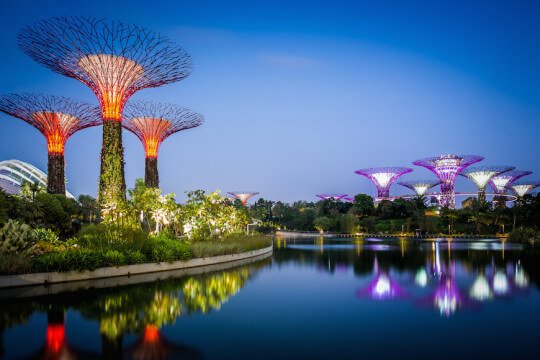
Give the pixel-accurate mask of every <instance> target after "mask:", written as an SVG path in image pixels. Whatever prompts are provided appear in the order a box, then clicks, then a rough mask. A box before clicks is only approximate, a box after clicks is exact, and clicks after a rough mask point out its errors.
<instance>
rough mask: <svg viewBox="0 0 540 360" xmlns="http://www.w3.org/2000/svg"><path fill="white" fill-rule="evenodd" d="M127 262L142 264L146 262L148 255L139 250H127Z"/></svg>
mask: <svg viewBox="0 0 540 360" xmlns="http://www.w3.org/2000/svg"><path fill="white" fill-rule="evenodd" d="M124 256H125V258H126V264H128V265H129V264H142V263H144V262H146V256H144V254H143V253H142V252H140V251H138V250H126V252H125V253H124Z"/></svg>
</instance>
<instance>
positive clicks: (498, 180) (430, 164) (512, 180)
mask: <svg viewBox="0 0 540 360" xmlns="http://www.w3.org/2000/svg"><path fill="white" fill-rule="evenodd" d="M482 160H484V158H483V157H482V156H477V155H454V154H445V155H440V156H434V157H429V158H425V159H420V160H416V161H413V164H414V165H417V166H422V167H425V168H426V169H428V170H430V171H432V172H433V173H434V174H435V175H436V176H437V179H433V180H413V181H403V182H398V184H399V185H401V186H404V187H407V188H409V189H411V190H413V191H414V192H415V194H416V195H418V196H430V197H434V198H436V199H437V200H438V203H439V205H440V206H442V207H448V208H451V209H453V208H455V206H456V192H455V182H456V178H457V176H458V175H461V176H464V177H466V178H468V179H470V180H472V181H473V182H474V183H475V184H476V186H477V189H478V200H479V201H485V200H486V187H487V185H488V184H491V186H492V188H493V190H494V193H493V194H491V195H494V200H495V201H497V202H502V203H506V201H507V200H513V199H514V200H515V199H516V197H518V198H522V197H523V196H524V195H526V194H528V193H529V192H531V191H532V190H533V189H535V188H536V187H538V186H540V182H539V181H530V180H525V181H517V180H519V179H521V178H522V177H524V176H527V175H530V174H532V172H531V171H521V170H515V167H514V166H496V165H495V166H474V167H473V166H471V165H473V164H475V163H478V162H480V161H482ZM412 171H413V169H411V168H407V167H376V168H366V169H360V170H356V171H355V173H356V174H358V175H363V176H365V177H367V178H368V179H370V180H371V181H372V182H373V184H374V185H375V187H376V188H377V197H376V198H375V201H376V202H380V201H382V200H392V199H394V198H395V197H391V196H390V186H391V185H392V184H393V183H394V182H395V181H396V180H397V179H398V178H400V177H401V176H402V175H405V174H407V173H410V172H412ZM437 185H440V192H439V193H432V194H428V190H429V189H431V188H433V187H435V186H437ZM509 190H510V191H513V192H514V194H515V196H513V195H511V194H509V193H508V191H509ZM317 196H318V197H320V198H322V199H333V200H345V201H351V200H352V199H350V198H349V197H348V196H347V194H320V195H317ZM405 197H407V196H405Z"/></svg>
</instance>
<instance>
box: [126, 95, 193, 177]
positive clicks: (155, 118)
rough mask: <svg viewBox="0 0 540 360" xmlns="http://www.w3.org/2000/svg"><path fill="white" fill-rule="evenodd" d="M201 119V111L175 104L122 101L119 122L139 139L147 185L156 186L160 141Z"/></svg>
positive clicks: (188, 127) (190, 126) (190, 127)
mask: <svg viewBox="0 0 540 360" xmlns="http://www.w3.org/2000/svg"><path fill="white" fill-rule="evenodd" d="M203 120H204V118H203V116H202V115H200V114H197V113H196V112H193V111H191V110H189V109H186V108H184V107H181V106H177V105H166V104H161V103H151V102H147V101H135V102H131V103H128V104H127V105H126V108H125V116H124V122H123V126H124V128H126V129H127V130H129V131H131V132H132V133H133V134H135V135H136V136H137V137H138V138H139V140H141V142H142V143H143V146H144V150H145V154H146V161H145V176H144V180H145V183H146V186H147V187H155V188H157V187H159V175H158V166H157V161H158V151H159V147H160V145H161V143H162V142H163V141H165V139H167V138H168V137H169V136H171V135H172V134H175V133H177V132H179V131H183V130H187V129H192V128H194V127H197V126H199V125H201V124H202V123H203Z"/></svg>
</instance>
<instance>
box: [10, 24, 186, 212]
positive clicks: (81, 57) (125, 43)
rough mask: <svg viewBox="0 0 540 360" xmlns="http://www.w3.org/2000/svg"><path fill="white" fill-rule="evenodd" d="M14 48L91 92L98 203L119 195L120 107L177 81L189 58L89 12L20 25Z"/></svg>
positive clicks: (161, 40) (122, 186)
mask: <svg viewBox="0 0 540 360" xmlns="http://www.w3.org/2000/svg"><path fill="white" fill-rule="evenodd" d="M18 43H19V46H20V48H21V49H22V50H23V51H24V52H25V53H26V54H28V55H29V56H30V57H32V58H33V59H34V60H36V61H37V62H39V63H40V64H42V65H44V66H46V67H48V68H50V69H51V70H53V71H55V72H57V73H59V74H62V75H65V76H68V77H71V78H74V79H77V80H79V81H81V82H83V83H84V84H85V85H87V86H88V87H90V89H91V90H92V91H93V92H94V93H95V95H96V96H97V98H98V100H99V102H100V104H101V111H102V117H103V145H102V149H101V171H100V179H99V193H98V197H99V200H100V202H101V203H102V204H103V203H115V202H118V201H123V200H125V197H126V182H125V176H124V148H123V145H122V125H121V122H122V112H123V109H124V105H125V103H126V101H127V100H128V98H129V97H130V96H131V95H133V94H134V93H135V92H136V91H138V90H141V89H144V88H150V87H157V86H160V85H164V84H168V83H171V82H175V81H179V80H182V79H184V78H186V77H187V76H189V75H190V73H191V68H192V61H191V57H190V56H189V55H188V54H187V53H186V52H185V51H184V50H183V49H182V48H181V47H180V46H178V45H176V44H174V43H172V42H171V41H170V40H169V39H167V38H165V37H163V36H161V35H159V34H157V33H155V32H153V31H150V30H147V29H145V28H142V27H139V26H136V25H132V24H123V23H121V22H118V21H109V20H106V19H97V18H93V17H56V18H51V19H46V20H40V21H37V22H36V23H34V24H33V25H30V26H27V27H25V28H23V29H22V30H21V31H20V33H19V35H18Z"/></svg>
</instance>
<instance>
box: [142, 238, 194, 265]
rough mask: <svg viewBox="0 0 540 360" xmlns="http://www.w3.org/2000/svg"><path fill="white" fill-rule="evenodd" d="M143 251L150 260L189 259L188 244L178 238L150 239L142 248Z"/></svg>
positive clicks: (171, 260) (170, 260)
mask: <svg viewBox="0 0 540 360" xmlns="http://www.w3.org/2000/svg"><path fill="white" fill-rule="evenodd" d="M143 253H144V255H145V256H146V258H147V259H148V261H151V262H157V263H159V262H173V261H178V260H188V259H191V257H192V256H191V251H190V249H189V246H188V245H187V244H185V243H183V242H180V241H178V240H163V239H159V240H152V241H149V242H148V243H147V244H146V245H145V247H144V248H143Z"/></svg>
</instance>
